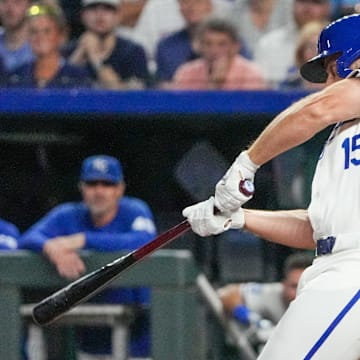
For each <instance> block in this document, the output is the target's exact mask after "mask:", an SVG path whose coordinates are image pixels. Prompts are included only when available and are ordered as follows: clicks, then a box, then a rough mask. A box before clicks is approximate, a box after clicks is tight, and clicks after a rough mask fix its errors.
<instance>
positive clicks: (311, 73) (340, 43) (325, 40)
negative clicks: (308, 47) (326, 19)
mask: <svg viewBox="0 0 360 360" xmlns="http://www.w3.org/2000/svg"><path fill="white" fill-rule="evenodd" d="M334 54H339V57H338V58H337V60H336V70H337V73H338V75H339V76H340V77H342V78H346V76H348V75H349V74H350V72H351V71H352V70H351V69H350V65H351V64H352V63H353V62H354V61H355V60H356V59H357V58H359V57H360V14H353V15H348V16H344V17H342V18H340V19H338V20H335V21H333V22H332V23H330V24H329V25H328V26H326V27H325V28H324V29H323V30H322V32H321V34H320V36H319V41H318V55H317V56H315V57H314V58H312V59H310V60H309V61H308V62H306V63H305V64H303V65H302V66H301V68H300V74H301V75H302V77H303V78H304V79H306V80H308V81H311V82H314V83H323V82H325V81H326V79H327V73H326V70H325V67H324V59H325V58H326V57H327V56H330V55H334Z"/></svg>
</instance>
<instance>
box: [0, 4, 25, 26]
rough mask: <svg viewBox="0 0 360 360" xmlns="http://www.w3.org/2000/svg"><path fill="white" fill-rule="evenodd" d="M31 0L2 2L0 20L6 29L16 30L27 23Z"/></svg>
mask: <svg viewBox="0 0 360 360" xmlns="http://www.w3.org/2000/svg"><path fill="white" fill-rule="evenodd" d="M29 6H30V0H0V19H1V24H2V26H3V27H4V28H5V29H9V30H16V29H17V28H20V27H21V26H22V25H23V24H24V22H25V14H26V10H27V9H28V7H29Z"/></svg>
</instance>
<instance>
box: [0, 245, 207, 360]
mask: <svg viewBox="0 0 360 360" xmlns="http://www.w3.org/2000/svg"><path fill="white" fill-rule="evenodd" d="M119 255H120V254H119V253H91V252H84V253H83V254H82V258H83V259H84V261H85V264H86V267H87V271H92V270H95V269H97V268H99V267H100V266H103V265H105V264H107V263H109V262H110V261H112V260H114V258H116V257H117V256H119ZM197 275H198V270H197V266H196V264H195V261H194V259H193V257H192V255H191V253H190V252H189V251H187V250H159V251H158V252H157V253H155V254H153V255H151V256H150V257H149V258H148V259H145V260H144V261H143V262H141V263H139V264H137V265H136V266H134V267H132V268H131V269H129V270H128V271H127V272H125V273H124V274H123V275H122V276H121V277H119V278H117V279H115V280H114V282H112V283H111V284H110V286H144V285H146V286H150V287H151V289H152V295H151V296H152V297H151V304H150V318H151V342H152V356H153V358H154V359H156V360H169V359H172V360H189V359H199V360H202V359H206V357H205V356H206V349H205V348H206V346H205V338H204V336H205V332H206V331H205V330H206V325H205V323H204V317H203V311H202V307H201V302H200V301H199V300H200V299H199V293H198V290H197V289H196V278H197ZM64 285H66V282H65V281H64V279H62V278H60V277H59V276H58V275H57V273H56V269H55V268H54V267H53V266H52V265H51V264H50V263H49V262H48V261H46V260H45V259H44V258H43V257H42V256H41V255H36V254H33V253H31V252H28V251H20V250H19V251H14V252H0V324H1V326H0V338H1V346H0V359H6V360H20V359H21V348H22V346H23V343H22V341H23V338H22V329H23V319H22V317H21V314H20V306H21V305H22V304H23V303H24V301H25V298H26V297H28V296H29V295H24V290H25V291H26V292H27V293H28V294H29V292H30V293H32V296H34V295H35V294H36V293H37V292H38V293H43V294H45V292H44V290H46V291H50V290H56V289H59V288H61V287H63V286H64ZM24 296H25V298H24ZM45 331H46V329H45ZM64 358H65V357H64Z"/></svg>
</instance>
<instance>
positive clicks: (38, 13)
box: [7, 2, 91, 88]
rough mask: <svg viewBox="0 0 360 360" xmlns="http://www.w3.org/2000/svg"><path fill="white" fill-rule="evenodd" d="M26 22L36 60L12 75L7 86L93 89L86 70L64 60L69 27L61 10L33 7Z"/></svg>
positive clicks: (17, 69) (34, 5) (37, 5)
mask: <svg viewBox="0 0 360 360" xmlns="http://www.w3.org/2000/svg"><path fill="white" fill-rule="evenodd" d="M26 21H27V26H28V32H29V42H30V46H31V49H32V52H33V54H34V56H35V60H33V61H29V62H26V63H25V64H23V65H22V66H20V67H17V68H16V69H15V70H13V71H12V72H10V74H9V76H8V81H7V85H8V86H9V87H22V88H82V87H90V85H91V82H90V78H89V77H88V75H87V73H86V71H85V69H82V68H80V67H78V66H74V65H72V64H70V63H68V62H67V61H65V59H64V58H63V57H62V54H61V48H62V46H63V44H64V42H65V41H66V38H67V37H66V35H67V34H66V29H67V25H66V22H65V18H64V16H63V13H62V11H61V9H60V8H57V7H53V6H50V5H47V4H45V3H44V4H43V3H41V2H39V3H36V4H33V5H32V6H31V7H30V8H29V9H28V11H27V16H26Z"/></svg>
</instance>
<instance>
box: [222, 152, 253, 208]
mask: <svg viewBox="0 0 360 360" xmlns="http://www.w3.org/2000/svg"><path fill="white" fill-rule="evenodd" d="M258 168H259V166H258V165H256V164H254V163H253V162H252V161H251V159H250V158H249V156H248V154H247V152H246V151H243V152H242V153H241V154H240V155H239V156H238V157H237V158H236V159H235V161H234V162H233V164H232V165H231V167H230V168H229V170H228V171H227V172H226V174H225V175H224V177H223V178H222V179H221V180H220V181H219V182H218V183H217V184H216V187H215V206H216V207H217V208H218V209H219V210H220V211H221V212H225V211H235V210H237V209H238V208H240V207H241V206H242V205H243V204H245V203H246V202H247V201H248V200H250V199H251V198H252V194H253V192H254V188H253V181H254V176H255V173H256V170H257V169H258Z"/></svg>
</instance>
